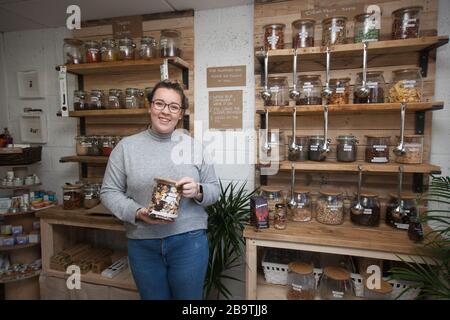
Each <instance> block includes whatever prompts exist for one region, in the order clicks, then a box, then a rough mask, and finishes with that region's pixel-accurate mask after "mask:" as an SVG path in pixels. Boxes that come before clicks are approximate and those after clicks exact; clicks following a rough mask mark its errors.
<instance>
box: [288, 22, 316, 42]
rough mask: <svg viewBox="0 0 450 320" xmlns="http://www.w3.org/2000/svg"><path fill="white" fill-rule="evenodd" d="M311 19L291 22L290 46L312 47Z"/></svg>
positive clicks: (312, 31)
mask: <svg viewBox="0 0 450 320" xmlns="http://www.w3.org/2000/svg"><path fill="white" fill-rule="evenodd" d="M315 24H316V21H314V20H312V19H300V20H295V21H294V22H292V48H294V49H295V48H308V47H314V25H315Z"/></svg>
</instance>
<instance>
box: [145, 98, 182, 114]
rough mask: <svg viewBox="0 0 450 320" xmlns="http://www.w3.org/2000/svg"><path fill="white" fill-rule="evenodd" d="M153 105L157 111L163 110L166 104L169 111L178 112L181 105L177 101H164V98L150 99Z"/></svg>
mask: <svg viewBox="0 0 450 320" xmlns="http://www.w3.org/2000/svg"><path fill="white" fill-rule="evenodd" d="M152 103H153V105H154V106H155V109H156V110H158V111H162V110H164V108H165V107H166V106H168V107H169V111H170V112H171V113H178V112H180V110H181V106H180V105H179V104H178V103H175V102H172V103H165V102H164V100H160V99H156V100H153V101H152Z"/></svg>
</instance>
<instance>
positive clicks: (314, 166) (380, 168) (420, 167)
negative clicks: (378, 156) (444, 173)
mask: <svg viewBox="0 0 450 320" xmlns="http://www.w3.org/2000/svg"><path fill="white" fill-rule="evenodd" d="M294 163H295V169H296V170H300V171H328V172H358V165H361V166H362V167H363V171H364V172H387V173H398V167H399V166H400V165H402V164H401V163H367V162H363V161H356V162H335V161H300V162H294ZM403 168H404V171H403V172H405V173H434V174H440V173H441V168H440V167H439V166H435V165H432V164H427V163H423V164H403ZM280 170H281V171H290V170H291V162H290V161H281V162H280Z"/></svg>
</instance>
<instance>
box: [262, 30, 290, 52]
mask: <svg viewBox="0 0 450 320" xmlns="http://www.w3.org/2000/svg"><path fill="white" fill-rule="evenodd" d="M285 27H286V25H285V24H282V23H272V24H268V25H265V26H264V27H263V29H264V49H265V50H266V51H267V50H275V49H284V28H285Z"/></svg>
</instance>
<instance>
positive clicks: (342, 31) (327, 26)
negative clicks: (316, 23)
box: [322, 17, 347, 46]
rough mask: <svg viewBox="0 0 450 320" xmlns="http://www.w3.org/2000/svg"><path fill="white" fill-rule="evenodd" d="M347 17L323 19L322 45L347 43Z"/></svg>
mask: <svg viewBox="0 0 450 320" xmlns="http://www.w3.org/2000/svg"><path fill="white" fill-rule="evenodd" d="M346 23H347V18H346V17H331V18H328V19H325V20H323V21H322V45H323V46H330V45H335V44H344V43H346V32H347V29H346Z"/></svg>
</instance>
